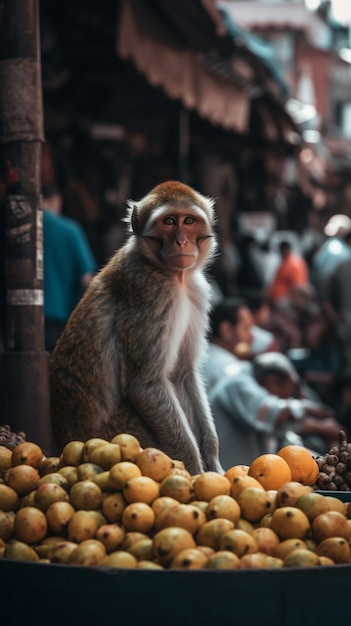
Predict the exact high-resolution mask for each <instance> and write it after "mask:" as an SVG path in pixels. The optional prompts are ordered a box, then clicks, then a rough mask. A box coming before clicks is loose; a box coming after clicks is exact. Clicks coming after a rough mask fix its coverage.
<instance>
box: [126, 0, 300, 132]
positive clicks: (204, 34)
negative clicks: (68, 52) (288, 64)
mask: <svg viewBox="0 0 351 626" xmlns="http://www.w3.org/2000/svg"><path fill="white" fill-rule="evenodd" d="M217 18H218V19H216V21H215V20H213V19H212V17H211V16H210V14H209V13H208V12H207V11H206V9H205V8H204V4H203V3H202V2H201V0H191V1H189V0H178V1H177V3H176V6H175V3H165V2H162V0H148V2H143V1H142V0H132V1H130V0H123V2H122V6H121V14H120V19H119V28H118V37H117V52H118V54H119V55H120V56H121V57H122V58H125V59H131V60H132V61H133V62H134V64H135V65H136V67H137V68H138V70H139V71H140V72H142V73H143V74H144V75H145V76H146V77H147V79H148V81H149V82H150V84H152V85H154V86H159V87H161V88H162V89H164V91H165V92H166V93H167V95H168V96H169V97H170V98H174V99H179V100H180V101H181V102H182V103H183V104H184V106H185V107H186V108H188V109H193V110H196V111H197V112H198V113H199V115H200V116H202V117H204V118H206V119H207V120H209V121H210V122H211V123H212V124H214V125H219V126H221V127H222V128H224V129H226V130H230V131H233V132H235V133H240V134H249V133H250V132H251V128H250V125H251V121H252V116H254V117H255V116H256V117H257V116H258V117H259V118H260V119H261V122H262V123H261V128H260V133H261V135H262V136H263V137H264V138H265V139H267V140H269V141H283V142H287V143H289V142H291V143H294V141H295V140H296V129H295V125H294V123H293V121H292V119H291V118H290V115H289V114H288V112H287V111H286V109H285V106H284V95H285V94H283V89H282V81H281V80H280V77H279V78H278V76H277V74H275V72H274V71H273V69H272V67H273V64H272V60H271V59H269V58H268V54H267V48H266V51H265V55H266V56H265V55H264V54H263V52H262V54H261V55H258V54H257V50H256V51H255V52H254V51H253V47H254V44H256V45H258V42H256V41H254V39H253V38H251V39H250V38H249V36H248V34H246V35H247V39H246V40H245V37H244V33H243V32H242V29H236V32H234V31H235V29H234V27H233V28H232V29H231V28H230V27H229V24H228V23H225V22H224V21H223V20H222V19H221V14H220V13H219V12H217Z"/></svg>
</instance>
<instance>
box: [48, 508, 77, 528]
mask: <svg viewBox="0 0 351 626" xmlns="http://www.w3.org/2000/svg"><path fill="white" fill-rule="evenodd" d="M74 513H75V510H74V508H73V506H72V505H71V504H70V503H69V502H53V503H52V504H51V505H50V506H49V507H48V509H47V511H46V520H47V523H48V526H49V529H50V530H51V532H53V533H56V534H58V535H63V534H65V532H66V530H67V527H68V523H69V521H70V519H71V517H73V515H74Z"/></svg>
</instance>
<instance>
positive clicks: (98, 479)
mask: <svg viewBox="0 0 351 626" xmlns="http://www.w3.org/2000/svg"><path fill="white" fill-rule="evenodd" d="M90 480H92V481H93V483H95V485H98V486H99V487H100V489H101V491H105V492H108V491H113V489H112V487H111V484H110V472H109V471H108V470H105V471H104V472H101V473H100V474H95V476H92V477H91V479H90Z"/></svg>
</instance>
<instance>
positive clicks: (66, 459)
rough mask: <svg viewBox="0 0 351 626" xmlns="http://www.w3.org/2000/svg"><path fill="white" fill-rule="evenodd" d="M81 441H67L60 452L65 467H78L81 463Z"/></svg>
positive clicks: (82, 443)
mask: <svg viewBox="0 0 351 626" xmlns="http://www.w3.org/2000/svg"><path fill="white" fill-rule="evenodd" d="M83 447H84V442H83V441H76V440H73V441H69V442H68V443H66V445H65V447H64V448H63V450H62V460H63V463H64V464H65V465H73V466H78V465H80V464H81V463H82V450H83Z"/></svg>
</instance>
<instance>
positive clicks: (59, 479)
mask: <svg viewBox="0 0 351 626" xmlns="http://www.w3.org/2000/svg"><path fill="white" fill-rule="evenodd" d="M47 483H55V484H56V485H59V486H60V487H63V489H65V490H66V491H67V490H68V481H67V479H66V478H65V477H64V476H63V474H60V472H51V473H50V474H45V475H44V476H42V477H41V478H40V479H39V482H38V487H40V485H46V484H47Z"/></svg>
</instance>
